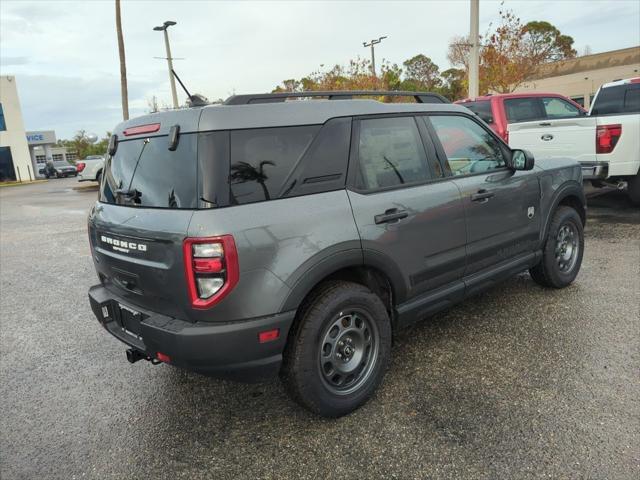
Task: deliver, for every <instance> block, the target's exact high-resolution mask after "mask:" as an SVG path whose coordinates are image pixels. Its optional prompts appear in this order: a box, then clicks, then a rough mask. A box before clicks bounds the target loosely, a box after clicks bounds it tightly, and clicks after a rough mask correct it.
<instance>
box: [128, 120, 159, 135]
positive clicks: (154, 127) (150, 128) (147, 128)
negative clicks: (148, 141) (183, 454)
mask: <svg viewBox="0 0 640 480" xmlns="http://www.w3.org/2000/svg"><path fill="white" fill-rule="evenodd" d="M158 130H160V124H159V123H149V124H147V125H138V126H136V127H129V128H127V129H126V130H125V131H124V132H122V133H123V134H124V136H125V137H130V136H131V135H140V134H142V133H153V132H157V131H158Z"/></svg>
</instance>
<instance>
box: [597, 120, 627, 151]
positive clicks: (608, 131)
mask: <svg viewBox="0 0 640 480" xmlns="http://www.w3.org/2000/svg"><path fill="white" fill-rule="evenodd" d="M621 135H622V125H620V124H619V123H618V124H615V125H598V127H597V128H596V153H611V152H613V149H614V148H616V145H617V144H618V140H620V136H621Z"/></svg>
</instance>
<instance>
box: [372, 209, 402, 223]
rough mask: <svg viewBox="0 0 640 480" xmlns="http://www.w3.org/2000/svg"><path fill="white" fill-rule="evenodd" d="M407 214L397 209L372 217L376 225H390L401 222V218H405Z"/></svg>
mask: <svg viewBox="0 0 640 480" xmlns="http://www.w3.org/2000/svg"><path fill="white" fill-rule="evenodd" d="M408 216H409V213H408V212H407V211H406V210H398V209H397V208H390V209H388V210H386V211H385V212H384V213H380V214H378V215H376V216H375V217H373V219H374V220H375V222H376V225H380V224H381V223H390V222H396V221H398V220H402V219H403V218H407V217H408Z"/></svg>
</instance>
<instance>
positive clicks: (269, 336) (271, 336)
mask: <svg viewBox="0 0 640 480" xmlns="http://www.w3.org/2000/svg"><path fill="white" fill-rule="evenodd" d="M279 336H280V329H279V328H274V329H273V330H267V331H266V332H260V333H259V334H258V341H259V342H260V343H267V342H272V341H273V340H277V339H278V337H279Z"/></svg>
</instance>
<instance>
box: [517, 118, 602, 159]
mask: <svg viewBox="0 0 640 480" xmlns="http://www.w3.org/2000/svg"><path fill="white" fill-rule="evenodd" d="M595 144H596V119H595V118H591V117H578V118H561V119H555V120H537V121H533V122H521V123H511V124H509V146H510V147H511V148H520V149H524V150H529V151H530V152H531V153H533V155H534V157H536V158H572V159H574V160H576V161H578V162H582V163H588V162H594V161H595V159H596V151H595V148H596V147H595Z"/></svg>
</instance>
